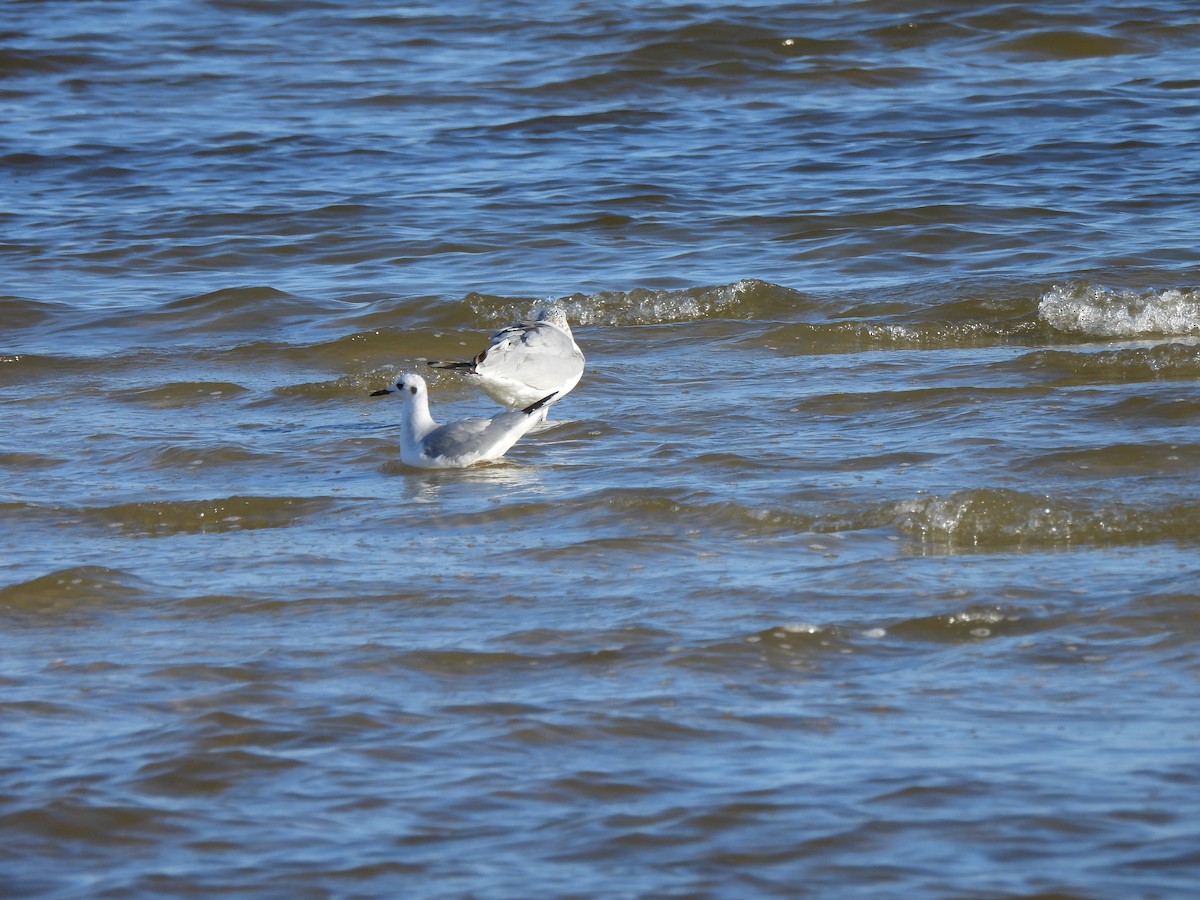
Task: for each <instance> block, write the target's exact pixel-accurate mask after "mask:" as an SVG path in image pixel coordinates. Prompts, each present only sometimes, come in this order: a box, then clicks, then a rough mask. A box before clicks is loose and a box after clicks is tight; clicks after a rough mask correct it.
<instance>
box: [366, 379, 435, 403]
mask: <svg viewBox="0 0 1200 900" xmlns="http://www.w3.org/2000/svg"><path fill="white" fill-rule="evenodd" d="M428 390H429V389H428V388H427V387H426V385H425V379H424V378H422V377H421V376H420V375H404V376H401V377H400V378H398V379H396V383H395V384H393V385H391V386H390V387H385V388H384V389H383V390H381V391H372V392H371V396H372V397H382V396H383V395H384V394H399V395H400V396H401V397H403V398H404V399H405V400H407V399H408V398H410V397H420V396H425V395H426V394H427V393H428Z"/></svg>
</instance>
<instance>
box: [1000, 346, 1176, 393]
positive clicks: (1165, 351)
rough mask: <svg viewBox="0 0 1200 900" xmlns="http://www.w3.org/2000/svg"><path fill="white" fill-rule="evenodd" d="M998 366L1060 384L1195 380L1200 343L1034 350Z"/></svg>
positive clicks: (1001, 368)
mask: <svg viewBox="0 0 1200 900" xmlns="http://www.w3.org/2000/svg"><path fill="white" fill-rule="evenodd" d="M995 368H996V369H997V370H1002V371H1003V370H1008V371H1017V372H1029V371H1032V372H1034V373H1036V374H1039V375H1041V376H1043V377H1048V378H1049V380H1051V381H1053V382H1055V383H1059V384H1127V383H1131V382H1139V381H1192V380H1194V379H1197V378H1200V346H1197V345H1194V344H1183V343H1169V344H1157V345H1155V346H1153V347H1121V348H1118V349H1114V350H1100V351H1095V352H1089V351H1083V350H1034V351H1032V352H1030V353H1026V354H1024V355H1022V356H1020V357H1018V358H1017V359H1015V360H1010V361H1006V362H1003V363H998V364H996V365H995Z"/></svg>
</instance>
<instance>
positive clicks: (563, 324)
mask: <svg viewBox="0 0 1200 900" xmlns="http://www.w3.org/2000/svg"><path fill="white" fill-rule="evenodd" d="M537 320H538V321H539V322H547V323H549V324H551V325H553V326H555V327H556V328H561V329H562V330H563V331H565V332H567V333H568V334H570V333H571V326H570V325H569V324H568V323H567V314H566V313H565V312H563V310H562V309H561V308H560V307H557V306H545V307H542V310H541V311H540V312H539V313H538V316H537Z"/></svg>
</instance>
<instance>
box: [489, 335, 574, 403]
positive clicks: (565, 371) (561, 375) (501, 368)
mask: <svg viewBox="0 0 1200 900" xmlns="http://www.w3.org/2000/svg"><path fill="white" fill-rule="evenodd" d="M475 371H476V372H477V373H478V374H480V375H483V376H485V377H492V378H503V379H508V380H511V381H519V382H521V383H523V384H526V385H528V386H529V387H530V388H532V389H534V390H544V391H551V390H561V389H562V386H563V384H564V383H565V382H571V381H575V382H577V381H578V380H579V377H580V376H581V375H582V374H583V353H582V352H581V351H580V349H579V347H578V346H576V344H575V341H574V340H573V339H572V338H571V336H570V335H569V334H567V333H566V332H564V331H563V330H562V329H560V328H556V327H554V326H553V325H551V324H549V323H548V322H522V323H519V324H517V325H511V326H509V327H508V328H502V329H500V330H499V331H497V332H496V333H495V334H494V335H492V344H491V346H490V347H488V349H487V350H485V351H484V352H483V353H481V354H479V356H478V357H476V361H475ZM572 386H573V385H572Z"/></svg>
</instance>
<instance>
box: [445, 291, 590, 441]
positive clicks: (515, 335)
mask: <svg viewBox="0 0 1200 900" xmlns="http://www.w3.org/2000/svg"><path fill="white" fill-rule="evenodd" d="M427 362H428V364H429V365H431V366H433V367H434V368H435V369H449V370H452V371H455V372H460V373H462V374H463V375H466V376H467V377H468V379H469V380H470V381H472V382H474V383H475V384H477V385H478V386H479V387H480V388H482V389H483V391H484V393H486V394H487V395H488V396H489V397H491V398H492V399H493V400H495V401H496V402H497V403H499V404H500V405H501V406H504V407H507V408H508V409H524V408H525V407H527V406H529V405H530V404H533V403H536V402H538V400H540V399H541V398H543V397H545V396H547V395H553V397H554V402H555V403H557V402H558V401H559V400H561V399H562V398H563V397H565V396H566V395H567V394H569V393H570V392H571V389H572V388H574V387H575V385H577V384H579V379H580V378H582V377H583V351H581V350H580V349H579V345H578V344H576V343H575V338H574V336H573V335H572V334H571V326H570V324H569V323H568V322H567V314H566V313H565V312H563V311H562V310H561V309H559V308H558V307H553V306H552V307H549V308H547V309H543V310H542V312H541V313H540V315H539V316H538V318H537V319H536V320H535V321H532V322H517V323H516V324H515V325H509V326H508V327H507V328H501V329H500V330H499V331H497V332H496V333H495V334H493V335H492V339H491V342H490V343H489V344H488V346H487V348H486V349H484V350H482V351H480V353H479V355H477V356H476V357H475V358H474V359H470V360H466V361H461V362H460V361H456V360H445V359H431V360H427ZM546 412H547V409H546V408H545V407H543V409H542V411H541V412H540V413H539V421H544V420H545V418H546Z"/></svg>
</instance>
